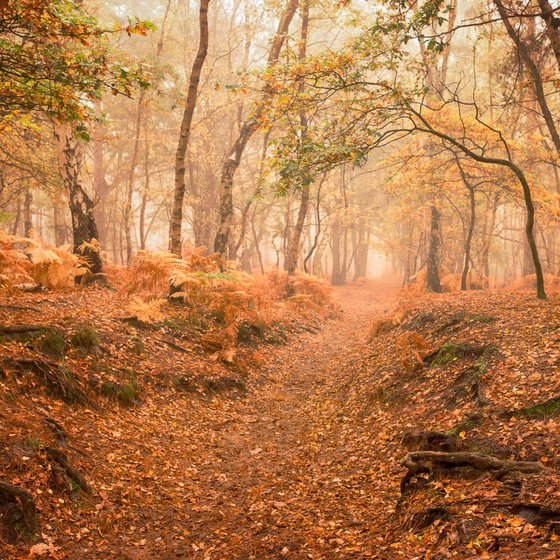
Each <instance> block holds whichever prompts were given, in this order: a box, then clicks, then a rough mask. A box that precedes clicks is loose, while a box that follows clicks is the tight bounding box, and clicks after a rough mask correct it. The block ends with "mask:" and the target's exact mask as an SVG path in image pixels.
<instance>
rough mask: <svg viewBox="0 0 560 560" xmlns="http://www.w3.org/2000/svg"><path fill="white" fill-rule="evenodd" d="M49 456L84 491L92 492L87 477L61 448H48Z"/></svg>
mask: <svg viewBox="0 0 560 560" xmlns="http://www.w3.org/2000/svg"><path fill="white" fill-rule="evenodd" d="M45 451H46V453H47V457H48V458H49V459H50V460H51V461H54V462H55V463H56V464H57V465H59V466H60V467H61V468H62V470H63V471H64V472H65V473H66V474H67V475H68V476H69V477H70V478H71V479H72V480H73V481H74V482H75V483H76V484H77V485H78V486H79V487H80V488H81V489H82V490H83V491H84V492H86V494H91V486H90V485H89V483H88V481H87V480H86V479H85V477H84V475H83V474H82V473H81V472H80V471H79V470H78V469H77V468H76V467H75V466H74V465H72V463H70V461H69V460H68V457H67V456H66V454H65V453H64V452H63V451H61V450H60V449H55V448H54V447H47V448H46V450H45Z"/></svg>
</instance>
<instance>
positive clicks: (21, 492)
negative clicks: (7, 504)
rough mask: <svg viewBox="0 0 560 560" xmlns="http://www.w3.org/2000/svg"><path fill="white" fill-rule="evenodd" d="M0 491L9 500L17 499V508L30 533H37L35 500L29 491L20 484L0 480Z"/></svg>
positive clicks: (37, 522)
mask: <svg viewBox="0 0 560 560" xmlns="http://www.w3.org/2000/svg"><path fill="white" fill-rule="evenodd" d="M0 492H2V493H3V494H4V495H5V496H6V497H7V498H8V499H9V500H11V501H15V500H18V501H19V509H20V510H21V514H22V518H23V521H24V523H25V525H26V527H27V528H28V529H29V531H30V532H31V533H37V532H38V531H39V521H38V519H37V509H36V507H35V500H34V499H33V496H32V494H31V492H29V490H26V489H25V488H22V487H21V486H16V485H15V484H10V483H9V482H4V481H0Z"/></svg>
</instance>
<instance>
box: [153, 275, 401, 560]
mask: <svg viewBox="0 0 560 560" xmlns="http://www.w3.org/2000/svg"><path fill="white" fill-rule="evenodd" d="M393 296H394V290H393V289H391V288H390V287H389V286H386V285H382V284H381V283H378V284H373V285H368V286H363V287H342V288H338V289H336V290H335V301H336V303H337V304H338V305H339V306H340V307H341V308H342V313H341V315H340V318H338V319H336V320H333V321H329V322H327V323H326V325H325V326H324V328H323V330H322V331H321V332H319V333H318V334H314V335H312V334H310V335H305V336H303V337H301V339H300V340H298V341H293V342H291V343H290V344H289V345H288V346H286V347H283V348H281V349H279V350H277V351H274V355H273V357H272V359H271V363H269V364H267V366H266V367H265V368H264V369H265V381H263V382H262V383H261V384H260V386H259V387H257V388H256V390H255V391H254V392H252V393H251V394H250V395H249V396H248V397H247V398H246V399H243V400H238V401H236V403H235V408H236V414H235V415H231V416H227V415H226V416H225V420H224V421H223V422H222V423H221V424H220V425H217V426H215V427H214V429H213V430H212V431H211V433H210V434H208V436H209V438H210V441H211V446H210V453H209V454H208V455H207V456H206V457H204V458H202V457H200V458H199V462H198V464H197V465H196V466H194V467H192V464H191V468H194V469H195V472H196V476H195V479H196V484H195V486H196V498H195V499H194V500H193V503H192V506H191V505H190V504H189V506H190V507H192V511H191V512H190V515H188V520H186V519H185V523H186V525H187V526H188V530H187V531H184V534H186V535H187V536H186V537H185V540H184V541H182V542H176V543H175V544H174V545H173V546H171V547H170V548H167V552H166V554H165V555H164V556H165V557H169V558H172V557H178V558H207V559H224V560H225V559H228V558H231V559H233V558H240V559H241V558H242V559H247V560H249V559H253V558H254V559H255V560H263V559H272V558H289V559H300V558H301V559H308V558H309V559H331V558H332V559H334V558H336V559H346V558H356V559H357V558H371V557H375V554H374V551H373V550H371V548H370V546H369V545H367V544H366V541H367V540H368V539H367V533H368V531H369V529H368V524H367V523H366V522H365V520H364V516H363V515H362V513H361V512H362V511H367V512H368V513H367V515H368V516H371V515H372V514H373V515H375V514H376V512H371V511H368V510H370V509H371V507H369V506H371V500H370V495H368V493H367V492H364V489H362V488H360V487H357V486H356V485H355V484H353V483H352V482H349V481H347V480H345V479H344V477H345V475H346V474H348V475H350V474H352V473H346V472H345V469H342V468H341V462H340V461H338V459H340V457H338V454H339V453H342V454H343V453H344V449H338V448H337V445H338V444H337V418H338V417H340V416H342V415H343V413H342V412H341V410H342V408H341V407H340V405H341V404H343V402H342V401H343V396H342V395H340V394H337V393H340V385H341V379H345V378H346V376H347V375H348V370H347V369H346V367H347V364H348V361H349V359H351V356H352V354H353V353H354V352H356V353H359V352H360V351H361V352H363V346H364V342H365V339H366V336H367V330H368V329H367V327H368V325H369V323H370V322H371V320H372V316H373V315H374V314H375V313H376V311H381V310H382V309H383V308H385V307H386V306H387V305H389V304H390V302H391V300H392V297H393ZM337 405H338V406H337ZM344 459H345V461H344V462H345V463H346V462H347V461H348V457H346V458H344ZM350 459H351V458H350ZM351 462H352V461H351V460H350V463H351ZM337 464H339V467H338V470H337ZM346 464H347V463H346ZM345 468H347V467H345ZM160 557H161V556H160Z"/></svg>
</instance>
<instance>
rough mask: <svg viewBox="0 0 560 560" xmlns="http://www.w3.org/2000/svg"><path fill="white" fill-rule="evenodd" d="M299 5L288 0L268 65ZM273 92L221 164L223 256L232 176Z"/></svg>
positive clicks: (218, 248)
mask: <svg viewBox="0 0 560 560" xmlns="http://www.w3.org/2000/svg"><path fill="white" fill-rule="evenodd" d="M297 5H298V0H289V3H288V6H287V7H286V10H285V11H284V13H283V15H282V17H281V18H280V21H279V23H278V28H277V31H276V35H275V36H274V39H273V41H272V44H271V47H270V52H269V55H268V67H269V68H271V67H272V66H274V65H276V64H277V63H278V58H279V56H280V51H281V50H282V46H283V44H284V41H285V40H286V35H287V33H288V29H289V27H290V23H291V22H292V19H293V17H294V14H295V12H296V9H297ZM273 95H274V91H273V90H272V89H270V88H268V87H266V86H265V89H264V95H263V100H262V102H261V103H260V104H259V106H258V107H257V109H256V110H255V112H254V115H253V117H252V118H251V119H250V120H248V121H246V122H244V123H243V126H242V127H241V130H240V132H239V136H238V137H237V140H236V141H235V142H234V144H233V146H232V147H231V149H230V150H229V152H228V157H227V159H226V161H225V162H224V165H223V167H222V174H221V177H220V217H219V225H218V230H217V232H216V237H215V239H214V251H215V252H216V253H219V254H220V255H221V256H222V257H224V258H225V257H227V248H228V244H229V234H230V230H231V225H232V223H233V179H234V177H235V172H236V171H237V168H238V167H239V164H240V163H241V157H242V156H243V152H244V151H245V148H246V146H247V143H248V142H249V140H250V139H251V136H253V134H254V133H255V132H256V131H257V130H258V128H259V126H260V117H261V116H262V113H263V111H264V109H265V105H266V101H267V100H268V99H270V97H272V96H273Z"/></svg>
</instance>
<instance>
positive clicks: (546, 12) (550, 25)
mask: <svg viewBox="0 0 560 560" xmlns="http://www.w3.org/2000/svg"><path fill="white" fill-rule="evenodd" d="M538 3H539V7H540V9H541V18H542V19H543V21H544V23H545V25H546V34H547V35H548V39H549V41H550V45H551V47H552V51H553V52H554V56H555V57H556V62H557V64H558V68H559V69H560V30H559V29H558V24H559V23H560V22H559V20H558V18H557V17H555V15H554V10H553V8H552V6H551V5H550V2H549V1H548V0H538Z"/></svg>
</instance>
